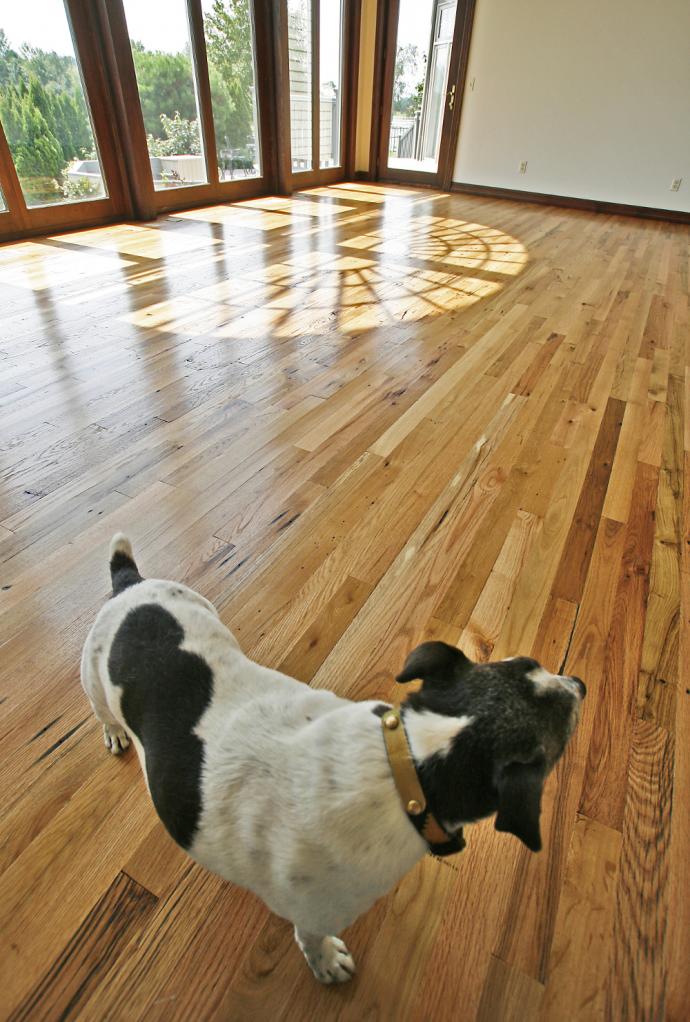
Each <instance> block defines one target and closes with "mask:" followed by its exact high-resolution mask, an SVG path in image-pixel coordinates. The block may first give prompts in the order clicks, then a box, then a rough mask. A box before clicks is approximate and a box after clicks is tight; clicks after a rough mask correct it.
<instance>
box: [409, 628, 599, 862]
mask: <svg viewBox="0 0 690 1022" xmlns="http://www.w3.org/2000/svg"><path fill="white" fill-rule="evenodd" d="M417 678H419V679H421V680H422V682H423V684H422V687H421V689H420V690H419V691H418V692H415V693H413V694H411V695H410V696H408V698H407V700H406V702H405V708H404V711H403V712H404V715H405V721H406V725H407V722H408V719H409V725H410V727H409V732H410V738H411V745H412V751H413V753H414V754H415V759H417V766H418V769H419V772H420V776H421V780H422V784H423V786H424V788H425V790H426V791H427V792H428V795H429V799H430V802H431V803H432V805H433V806H434V808H435V812H436V814H437V815H438V816H439V818H440V819H441V820H442V821H443V822H444V823H446V824H449V825H453V824H460V823H469V822H471V821H473V820H478V819H481V818H482V817H485V816H490V815H492V814H493V813H496V814H497V815H496V823H495V826H496V830H500V831H508V832H509V833H511V834H515V836H516V837H518V838H519V839H520V840H521V841H523V842H524V844H526V845H527V847H528V848H530V849H531V850H532V851H535V852H536V851H539V850H540V848H541V834H540V829H539V814H540V807H541V795H542V789H543V786H544V781H545V779H546V777H547V776H548V774H549V772H550V771H551V770H552V768H553V767H554V765H555V763H556V762H557V761H558V759H559V758H560V757H561V755H562V754H563V751H564V749H565V747H566V745H567V743H568V739H569V738H570V736H571V735H572V733H573V731H574V730H575V726H576V724H577V721H578V718H579V714H580V707H581V705H582V700H583V699H584V696H585V693H586V689H585V686H584V683H583V682H582V681H580V679H579V678H574V677H569V676H566V675H558V674H551V673H550V672H549V671H546V670H545V669H544V668H543V667H542V666H541V665H540V664H539V663H537V661H536V660H532V659H530V658H529V657H512V658H510V659H508V660H501V661H498V662H496V663H486V664H482V663H473V662H472V661H471V660H469V659H468V658H467V657H466V656H465V655H464V654H463V653H462V652H461V651H460V650H459V649H456V648H455V647H454V646H449V645H447V644H446V643H445V642H425V643H423V644H422V645H421V646H418V647H417V648H416V649H414V650H413V651H412V652H411V653H410V655H409V657H408V658H407V662H406V663H405V667H404V669H403V670H402V672H401V673H400V674H399V675H398V678H397V680H398V681H399V682H403V683H404V682H409V681H412V680H413V679H417ZM408 715H409V718H408ZM449 718H450V719H449ZM452 720H457V722H458V728H457V732H454V730H453V729H454V725H453V724H452V722H451V721H452ZM415 727H416V728H417V731H418V733H421V731H422V727H423V729H424V733H425V734H427V735H431V733H432V732H433V729H434V728H438V732H439V734H441V735H442V736H443V741H442V742H440V743H437V747H436V748H435V749H434V746H433V742H430V741H427V743H426V749H425V750H424V751H425V752H426V755H425V756H422V758H421V759H420V754H419V753H418V751H417V750H416V749H415V742H414V731H415ZM448 735H450V736H451V737H450V739H448ZM417 748H418V749H419V748H420V743H419V742H418V743H417ZM432 750H433V751H432Z"/></svg>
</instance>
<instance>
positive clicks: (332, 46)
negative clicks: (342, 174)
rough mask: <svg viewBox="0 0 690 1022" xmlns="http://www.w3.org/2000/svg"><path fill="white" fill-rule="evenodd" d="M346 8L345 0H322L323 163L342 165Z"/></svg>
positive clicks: (321, 96) (321, 97)
mask: <svg viewBox="0 0 690 1022" xmlns="http://www.w3.org/2000/svg"><path fill="white" fill-rule="evenodd" d="M342 25H343V12H342V2H341V0H320V18H319V74H320V77H321V81H320V83H319V97H320V98H319V102H320V111H319V127H320V140H319V152H320V165H321V166H322V167H339V166H340V111H341V109H342V61H343V58H342V45H343V41H342V40H343V34H342Z"/></svg>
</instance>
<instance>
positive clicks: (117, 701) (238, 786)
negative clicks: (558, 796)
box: [81, 534, 585, 983]
mask: <svg viewBox="0 0 690 1022" xmlns="http://www.w3.org/2000/svg"><path fill="white" fill-rule="evenodd" d="M110 570H111V575H112V584H113V598H112V599H111V600H109V602H108V603H107V604H106V605H105V606H104V607H103V608H102V610H101V611H100V613H99V614H98V617H97V618H96V621H95V623H94V625H93V628H92V629H91V632H90V634H89V636H88V638H87V640H86V644H85V646H84V652H83V656H82V668H81V671H82V683H83V685H84V689H85V690H86V693H87V695H88V697H89V699H90V701H91V705H92V707H93V710H94V713H95V714H96V716H97V717H98V719H99V720H100V721H101V722H102V724H103V732H104V735H105V744H106V747H107V748H108V749H109V750H110V751H111V752H112V753H114V754H116V755H117V754H118V753H120V752H121V751H122V750H123V749H125V748H126V747H127V745H128V744H129V738H131V739H132V741H133V742H134V745H135V747H136V750H137V753H138V754H139V759H140V761H141V765H142V768H143V770H144V774H145V777H146V781H147V784H148V787H149V791H150V793H151V798H152V799H153V803H154V806H155V808H156V811H157V813H158V815H159V817H160V819H161V820H162V822H163V824H164V825H165V827H166V829H167V830H168V832H169V833H170V835H171V836H172V837H173V838H174V839H175V841H177V842H178V844H180V845H181V846H182V847H183V848H185V849H186V850H187V852H188V853H189V854H190V855H191V856H192V857H193V858H194V859H196V860H197V861H198V862H200V863H201V864H202V865H204V866H205V867H207V868H208V869H211V870H214V871H215V872H216V873H219V874H220V875H221V876H222V877H224V878H226V879H227V880H231V881H233V882H234V883H236V884H241V885H242V886H244V887H247V888H249V889H250V890H252V891H254V892H255V893H256V894H257V895H259V896H260V897H261V898H263V900H264V901H265V902H266V904H267V905H268V906H269V907H270V908H271V909H272V910H273V911H274V912H276V913H277V914H278V915H281V916H283V917H285V918H286V919H289V920H290V921H291V922H292V923H294V926H295V936H296V939H297V943H298V944H299V946H300V948H301V949H302V951H303V952H304V955H305V957H306V959H307V962H308V963H309V965H310V967H311V969H312V971H313V972H314V975H315V976H316V977H317V979H319V980H321V981H322V982H324V983H332V982H343V981H345V980H347V979H349V977H350V976H351V975H352V973H353V972H354V963H353V961H352V958H351V956H350V954H349V953H348V950H347V948H346V947H345V945H344V944H343V942H342V941H341V940H339V939H338V937H337V936H336V934H337V933H339V932H340V931H341V930H343V929H344V928H345V927H347V926H349V925H350V924H351V923H352V922H353V921H354V920H355V919H356V918H357V916H358V915H360V913H362V912H364V911H366V910H367V909H368V908H369V907H370V906H371V905H372V904H373V902H374V901H375V900H376V899H377V898H379V897H381V896H382V895H383V894H385V893H386V892H387V891H389V890H390V888H391V887H392V886H393V885H394V884H395V883H396V882H397V881H398V880H399V879H400V878H401V877H402V876H403V875H404V874H405V873H406V872H407V871H408V870H409V869H411V868H412V867H413V866H414V865H415V863H416V862H418V860H419V859H420V858H421V857H422V856H423V855H425V854H426V853H427V852H428V851H429V843H428V841H427V840H425V837H424V836H423V833H424V831H423V828H422V827H421V826H420V825H419V821H418V820H417V819H416V818H415V816H414V815H413V813H412V812H411V811H410V807H414V811H416V812H419V811H420V807H419V805H418V804H417V803H415V802H410V803H405V802H402V801H401V794H400V791H401V789H400V786H399V785H398V786H396V779H395V777H394V772H393V769H392V763H393V757H391V758H390V759H389V750H388V747H387V736H386V733H385V731H386V728H385V727H382V723H383V724H385V725H386V726H391V727H396V726H397V724H396V723H391V721H390V720H386V719H385V718H386V715H387V711H388V710H389V708H388V707H386V706H384V705H382V704H381V703H378V702H352V701H350V700H348V699H341V698H339V697H338V696H336V695H335V694H334V693H332V692H327V691H323V690H319V689H312V688H310V687H309V686H308V685H305V684H302V682H299V681H296V680H295V679H293V678H289V677H287V676H285V675H284V674H280V673H279V672H278V671H273V670H269V669H268V668H266V667H261V666H260V665H259V664H256V663H253V662H252V661H251V660H249V659H248V658H247V657H246V656H245V655H244V654H243V653H242V651H241V649H240V648H239V646H238V644H237V641H236V640H235V638H234V637H233V635H232V634H231V632H229V631H228V629H227V628H226V627H225V625H224V624H223V623H222V622H221V621H220V619H219V617H218V614H217V612H216V610H215V608H214V607H213V606H212V604H210V603H209V602H208V601H207V600H205V599H204V598H203V597H202V596H199V594H198V593H195V592H194V591H193V590H191V589H188V588H187V587H186V586H184V585H180V584H179V583H176V582H166V581H160V580H157V579H149V580H144V579H142V577H141V576H140V574H139V571H138V569H137V566H136V564H135V562H134V559H133V555H132V547H131V545H130V543H129V540H128V539H126V537H124V536H123V535H120V534H118V535H116V536H115V537H114V538H113V540H112V543H111V549H110ZM415 678H419V679H422V681H423V685H422V688H421V689H420V690H419V691H418V692H415V693H414V694H411V695H409V697H408V698H407V700H406V701H405V702H404V703H403V705H402V708H401V713H400V718H399V719H398V722H397V723H398V724H401V727H400V732H399V736H402V735H403V733H404V738H403V741H406V743H407V744H406V746H405V748H406V749H407V750H408V752H409V760H410V764H414V765H413V766H410V767H409V770H411V774H412V778H413V782H414V783H417V784H418V785H419V786H420V790H421V792H423V796H420V797H423V798H424V799H425V800H426V806H427V808H428V811H429V813H430V814H433V818H435V820H436V821H438V822H439V824H440V828H441V830H442V832H443V833H444V835H445V837H447V838H448V847H446V848H444V849H443V851H446V852H448V851H449V850H453V851H456V850H459V848H460V847H462V845H461V843H460V841H459V839H458V835H459V834H461V828H462V827H464V826H465V825H467V824H468V823H471V822H473V821H476V820H479V819H481V818H482V817H487V816H490V815H492V814H494V813H497V817H496V828H497V829H498V830H505V831H510V832H511V833H513V834H515V835H516V836H517V837H518V838H520V839H521V840H522V841H523V842H524V843H525V844H526V845H527V846H528V847H529V848H531V849H533V850H534V851H538V850H539V848H540V847H541V841H540V835H539V810H540V801H541V793H542V788H543V784H544V780H545V778H546V776H547V775H548V773H549V771H550V770H551V768H552V767H553V766H554V764H555V763H556V761H557V760H558V758H559V757H560V756H561V754H562V753H563V750H564V748H565V746H566V743H567V741H568V739H569V737H570V735H571V734H572V732H573V730H574V728H575V725H576V723H577V720H578V716H579V712H580V706H581V701H582V699H583V697H584V694H585V687H584V685H583V683H582V682H581V681H580V680H579V679H577V678H569V677H565V676H560V675H554V674H550V673H549V672H548V671H546V670H544V669H543V668H542V667H540V666H539V664H538V663H536V661H534V660H530V659H528V658H526V657H517V658H512V659H510V660H504V661H502V662H499V663H492V664H475V663H472V662H471V661H470V660H468V659H467V658H466V657H465V656H464V655H463V654H462V653H461V652H460V651H459V650H458V649H455V648H454V647H452V646H448V645H446V644H445V643H441V642H428V643H424V644H423V645H421V646H419V647H417V649H415V650H413V652H412V653H411V654H410V656H409V657H408V660H407V663H406V664H405V667H404V670H403V672H402V674H400V676H399V677H398V679H397V680H398V681H400V682H406V681H410V680H412V679H415ZM382 717H383V718H384V720H383V721H382ZM415 769H416V776H415ZM432 850H433V848H432Z"/></svg>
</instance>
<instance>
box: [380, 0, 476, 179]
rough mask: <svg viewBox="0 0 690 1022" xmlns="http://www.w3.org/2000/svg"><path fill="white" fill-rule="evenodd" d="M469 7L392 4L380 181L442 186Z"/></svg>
mask: <svg viewBox="0 0 690 1022" xmlns="http://www.w3.org/2000/svg"><path fill="white" fill-rule="evenodd" d="M469 7H470V4H469V3H467V2H463V0H392V2H391V4H390V7H389V14H388V25H387V28H386V32H387V35H388V40H389V43H390V45H389V46H388V47H387V54H388V55H387V59H386V66H385V68H384V101H383V115H382V118H381V125H380V138H379V153H378V176H379V177H380V178H382V179H388V180H400V181H419V182H425V183H429V184H438V185H441V184H443V183H444V178H446V177H447V175H448V173H449V169H450V168H449V160H451V159H452V156H453V152H452V150H453V145H452V144H451V139H452V137H453V130H452V127H453V123H454V122H455V123H457V119H458V117H457V115H458V113H459V100H460V96H459V94H458V87H459V68H460V63H461V59H460V58H461V50H462V42H463V37H464V35H465V28H466V25H467V18H468V17H470V18H471V12H470V11H469Z"/></svg>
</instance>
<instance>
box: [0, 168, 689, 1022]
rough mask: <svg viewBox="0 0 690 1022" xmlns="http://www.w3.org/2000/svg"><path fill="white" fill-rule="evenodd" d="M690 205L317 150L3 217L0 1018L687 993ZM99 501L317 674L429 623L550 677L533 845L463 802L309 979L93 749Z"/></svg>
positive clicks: (380, 682)
mask: <svg viewBox="0 0 690 1022" xmlns="http://www.w3.org/2000/svg"><path fill="white" fill-rule="evenodd" d="M689 240H690V229H688V228H687V227H683V226H681V225H674V224H665V223H662V222H644V221H640V220H633V219H626V218H623V217H613V216H605V215H597V214H589V213H583V212H574V211H568V210H562V209H548V208H541V207H534V206H527V205H525V206H523V205H520V204H517V203H512V202H507V201H499V200H488V199H474V198H467V197H463V196H458V195H446V194H441V193H435V192H430V191H413V190H410V189H401V188H392V187H391V188H381V187H378V186H372V185H366V184H348V185H342V186H338V187H332V188H323V189H317V190H314V191H311V192H305V193H302V194H299V195H296V196H295V197H294V198H292V199H289V200H288V199H260V200H255V201H250V202H246V203H243V204H241V205H238V206H234V207H232V206H221V207H214V208H212V209H207V210H197V211H193V212H190V213H186V214H178V215H175V216H171V217H169V218H167V219H164V220H161V221H159V222H157V223H154V224H137V225H122V226H116V227H109V228H104V229H98V230H92V231H85V232H81V233H75V234H69V235H63V236H59V237H54V238H46V239H40V240H34V241H27V242H25V243H21V244H15V245H11V246H5V247H2V248H0V304H1V307H2V325H1V326H0V335H1V338H2V339H1V341H0V367H1V370H0V401H1V406H0V407H2V413H1V415H2V425H1V427H0V458H1V469H2V471H1V475H0V566H1V567H0V642H1V645H0V664H1V667H0V675H1V680H0V701H1V702H2V709H1V710H0V713H1V715H2V717H1V719H2V726H1V734H2V759H1V766H0V771H1V773H0V777H1V787H0V792H1V802H2V809H1V820H2V835H3V836H2V846H1V849H0V870H1V871H2V873H1V875H0V934H1V940H2V945H3V950H2V954H1V955H0V970H1V972H2V975H1V978H0V991H1V993H0V1004H1V1005H2V1013H3V1016H4V1017H11V1018H13V1019H31V1020H37V1019H57V1018H61V1019H64V1018H82V1019H88V1020H100V1019H126V1020H127V1022H130V1020H134V1019H142V1018H146V1019H147V1020H152V1019H166V1020H171V1019H185V1020H188V1019H202V1018H203V1019H218V1020H221V1019H223V1020H227V1019H233V1020H234V1019H238V1020H246V1019H271V1020H278V1019H280V1020H294V1022H303V1020H306V1019H319V1020H327V1019H336V1018H338V1019H352V1020H362V1019H381V1020H388V1019H395V1020H396V1022H398V1020H403V1019H410V1020H446V1019H448V1020H450V1019H453V1020H465V1019H467V1020H474V1019H478V1020H482V1022H496V1020H508V1019H511V1020H513V1019H514V1020H520V1022H531V1020H537V1019H542V1020H560V1019H564V1020H565V1019H569V1020H570V1019H602V1018H606V1019H609V1020H621V1019H625V1020H633V1019H655V1020H659V1019H663V1018H668V1019H672V1020H682V1019H687V1018H688V1010H689V1009H688V1004H690V969H688V962H689V961H690V951H689V948H688V933H689V931H690V909H689V907H688V905H689V898H690V685H689V683H688V676H687V672H686V671H684V670H683V669H682V666H681V665H683V666H684V665H686V664H687V663H688V661H689V659H690V639H689V635H690V629H689V627H688V625H689V624H690V620H689V619H690V545H689V543H690V541H689V538H688V529H689V521H690V499H689V496H688V495H689V493H690V491H689V490H688V486H687V485H685V488H684V481H685V480H686V479H687V468H688V461H687V459H688V456H689V454H688V452H689V451H690V421H689V419H688V417H687V416H686V411H685V409H686V405H687V397H688V392H689V391H688V370H687V365H688V336H689V323H690V309H689V298H688V241H689ZM120 528H123V529H125V530H126V531H128V532H129V533H130V535H131V536H132V538H133V540H134V543H135V549H136V552H137V555H138V561H139V564H140V566H141V568H142V570H143V571H144V573H146V574H149V575H154V576H155V575H158V576H164V577H173V578H179V579H182V580H184V581H185V582H187V583H188V584H190V585H192V586H194V587H195V588H197V589H199V590H200V591H201V592H202V593H203V594H204V595H205V596H207V597H208V598H210V599H211V600H213V601H214V602H215V603H216V604H217V606H218V607H219V608H220V611H221V615H222V617H223V620H224V621H225V622H226V623H227V624H228V625H229V626H230V627H231V628H232V629H233V630H234V632H235V633H236V635H237V636H238V638H239V640H240V642H241V643H242V645H243V647H244V648H245V650H246V651H247V652H248V653H249V654H251V655H252V656H254V657H255V658H257V659H260V660H262V661H263V662H265V663H267V664H270V665H271V666H275V667H280V668H281V669H283V670H286V671H289V672H291V673H293V674H294V675H295V676H297V677H299V678H301V679H303V680H305V681H310V682H311V683H312V684H313V685H318V686H323V687H328V688H332V689H334V690H335V691H337V692H338V693H340V694H343V695H347V696H352V697H355V698H373V697H383V698H390V699H395V698H397V697H399V696H400V693H398V692H396V686H395V684H394V682H393V681H392V678H393V676H394V675H395V673H396V672H397V671H398V670H399V669H400V667H401V665H402V662H403V659H404V656H405V654H406V652H407V651H408V650H409V649H410V648H411V647H412V646H413V645H414V644H415V643H417V642H419V641H421V640H423V639H425V638H429V637H433V636H437V637H443V638H445V639H446V640H449V641H452V642H457V643H459V644H460V645H461V646H462V647H463V648H464V649H465V651H466V652H468V653H469V654H470V655H473V656H474V657H476V658H483V659H486V658H491V657H493V658H498V657H503V656H508V655H510V654H515V653H522V654H529V653H532V654H533V655H534V656H536V657H538V658H539V659H540V660H542V662H543V663H544V664H545V665H546V666H547V667H549V668H550V669H561V668H562V669H565V670H567V671H568V672H571V673H576V674H578V675H580V676H581V677H583V678H584V679H585V681H586V682H587V685H588V688H589V695H588V698H587V700H586V703H585V710H584V716H583V719H582V721H581V724H580V727H579V730H578V732H577V735H576V738H575V740H574V742H573V743H572V744H571V747H570V749H569V751H568V753H567V755H566V757H565V759H564V761H563V762H562V763H561V764H560V765H559V768H558V769H557V771H556V773H555V775H554V776H553V777H552V778H551V779H550V780H549V783H548V785H547V789H546V793H545V798H544V812H543V819H542V832H543V834H544V838H545V849H544V851H543V852H542V853H541V854H539V855H532V854H531V853H529V852H528V851H527V850H526V849H525V848H524V847H522V846H521V845H519V844H518V842H517V841H516V840H515V839H513V838H512V837H509V836H507V835H504V834H498V833H496V832H495V831H494V829H493V826H492V823H491V821H488V822H485V823H483V824H481V825H479V826H477V827H475V828H472V829H471V830H470V831H469V833H468V848H467V850H466V851H465V852H464V853H463V854H462V855H460V856H458V857H456V858H454V859H447V860H443V861H436V860H433V859H431V858H428V859H427V860H426V861H424V862H423V863H422V864H421V865H420V866H419V867H418V868H417V869H416V870H415V871H413V872H412V873H411V874H410V875H409V876H408V877H407V878H406V879H405V880H404V881H403V882H402V883H401V884H400V886H399V888H398V889H397V890H395V891H393V892H391V894H390V895H389V896H388V897H387V898H385V899H384V900H382V901H381V902H380V903H378V904H377V905H376V906H375V907H374V908H373V909H372V910H371V912H369V913H368V914H367V915H365V916H364V917H362V918H361V919H360V920H359V921H358V922H357V923H356V924H355V925H354V926H353V927H352V928H351V930H350V931H349V932H348V935H347V939H348V943H349V945H350V947H351V949H352V951H353V954H354V956H355V959H356V961H357V965H358V975H357V978H356V979H355V981H354V982H353V983H352V984H350V985H349V986H347V987H344V988H340V989H322V988H320V987H319V986H318V985H317V984H316V982H315V981H314V980H313V979H312V977H311V975H310V973H309V972H308V971H307V968H306V967H305V965H304V963H303V961H302V959H301V956H300V953H299V951H298V949H297V947H296V945H295V944H294V942H293V940H292V933H291V929H290V927H289V926H288V925H287V924H286V923H285V922H283V921H281V920H279V919H276V918H274V917H272V916H271V915H269V913H268V912H267V910H266V909H265V908H264V907H263V905H262V904H261V903H259V902H258V901H257V900H256V899H255V898H254V897H253V896H251V895H249V894H247V893H246V892H243V891H242V890H239V889H237V888H234V887H232V886H230V885H227V884H224V883H222V882H221V881H220V880H219V879H217V878H216V877H214V876H211V875H209V874H207V873H205V872H204V871H203V870H201V869H200V868H197V867H196V866H195V865H193V864H191V863H190V861H189V860H187V859H186V858H185V857H184V855H183V854H182V853H181V852H180V851H179V850H177V849H176V848H175V847H174V846H173V844H172V842H171V841H170V840H169V839H168V838H167V836H166V835H165V834H164V833H163V831H162V829H161V827H160V826H159V825H158V824H157V823H156V821H155V819H154V815H153V811H152V809H151V807H150V804H149V800H148V797H147V794H146V791H145V787H144V783H143V780H142V777H141V774H140V770H139V766H138V763H137V762H136V760H135V757H134V756H133V754H132V753H131V752H130V753H129V754H128V755H127V756H126V757H125V758H124V759H123V760H114V759H112V758H110V757H109V756H108V755H106V753H105V751H104V749H103V747H102V741H101V735H100V729H99V727H98V725H97V723H96V721H95V720H94V719H93V718H92V716H91V714H90V712H89V707H88V705H87V703H86V700H85V698H84V696H83V694H82V692H81V689H80V686H79V670H78V668H79V656H80V650H81V646H82V643H83V640H84V638H85V635H86V632H87V630H88V628H89V626H90V623H91V621H92V619H93V617H94V615H95V613H96V610H97V608H98V607H99V606H100V605H101V603H102V601H103V600H104V599H105V598H106V596H107V595H108V591H109V580H108V575H107V563H106V558H107V546H108V540H109V538H110V536H111V534H112V533H113V532H114V531H116V529H120ZM562 665H565V666H564V667H562Z"/></svg>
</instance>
